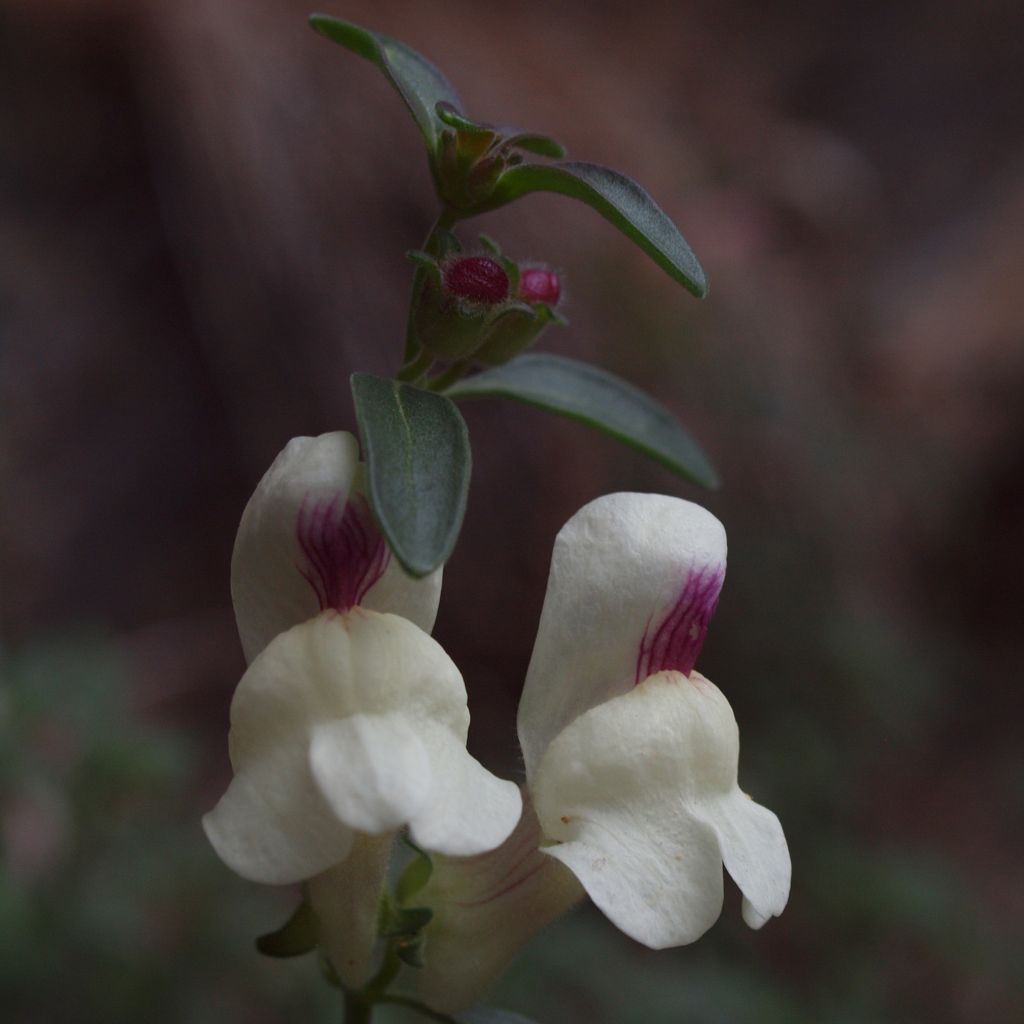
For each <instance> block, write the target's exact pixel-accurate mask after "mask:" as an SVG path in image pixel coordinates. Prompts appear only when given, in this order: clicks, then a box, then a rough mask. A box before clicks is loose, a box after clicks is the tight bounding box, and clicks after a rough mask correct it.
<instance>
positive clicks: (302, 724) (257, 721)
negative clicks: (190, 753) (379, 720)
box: [229, 608, 469, 771]
mask: <svg viewBox="0 0 1024 1024" xmlns="http://www.w3.org/2000/svg"><path fill="white" fill-rule="evenodd" d="M392 712H402V713H405V714H408V715H409V716H410V717H411V718H413V719H420V718H422V719H424V720H430V721H435V722H437V723H439V724H441V725H443V726H445V727H446V728H449V729H451V730H452V731H453V732H454V733H455V734H456V735H458V736H460V737H461V738H463V739H464V738H465V736H466V732H467V730H468V728H469V711H468V710H467V708H466V688H465V684H464V683H463V681H462V676H461V674H460V673H459V670H458V669H457V668H456V667H455V665H454V663H453V662H452V660H451V659H450V658H449V657H448V655H447V654H445V652H444V650H443V649H442V647H441V646H440V645H439V644H438V643H437V642H436V641H435V640H433V639H432V638H431V637H430V636H429V635H428V634H426V633H424V632H423V630H421V629H419V628H418V627H417V626H414V625H413V624H412V623H411V622H408V621H407V620H405V619H402V618H399V617H398V616H397V615H382V614H378V613H376V612H370V611H365V610H363V609H361V608H354V609H352V611H350V612H346V613H344V614H338V613H336V612H325V613H322V614H321V615H318V616H317V617H316V618H314V619H311V620H309V621H308V622H304V623H301V624H300V625H298V626H294V627H292V628H291V629H289V630H288V631H286V632H284V633H281V634H279V635H278V636H277V637H275V638H274V640H273V641H271V643H270V644H268V646H267V648H266V649H265V650H264V651H263V652H262V653H261V654H260V655H259V657H257V658H256V660H255V661H254V662H253V663H252V665H250V666H249V669H248V671H247V672H246V673H245V675H244V676H243V677H242V680H241V682H240V683H239V684H238V688H237V689H236V691H235V695H234V699H233V700H232V704H231V732H230V735H229V747H230V751H231V760H232V764H233V765H234V766H235V769H236V771H237V770H239V769H240V768H241V767H243V766H244V765H245V764H246V763H247V761H248V759H249V758H250V757H254V756H257V755H258V754H259V753H260V752H261V751H263V750H266V749H270V748H274V747H280V746H287V745H289V744H292V743H295V742H297V741H296V739H295V736H296V735H300V736H301V737H302V739H301V742H308V736H309V732H310V730H312V729H313V727H314V726H316V725H318V724H321V723H323V722H327V721H331V720H333V719H343V718H348V717H350V716H352V715H356V714H368V715H383V714H390V713H392Z"/></svg>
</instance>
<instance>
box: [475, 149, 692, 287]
mask: <svg viewBox="0 0 1024 1024" xmlns="http://www.w3.org/2000/svg"><path fill="white" fill-rule="evenodd" d="M529 192H558V193H560V194H561V195H564V196H570V197H571V198H573V199H579V200H580V201H581V202H584V203H586V204H587V205H588V206H592V207H593V208H594V209H595V210H597V212H598V213H599V214H601V216H602V217H604V218H605V219H606V220H608V221H610V222H611V223H612V224H614V225H615V227H617V228H618V229H619V230H620V231H621V232H622V233H623V234H624V235H626V236H627V237H628V238H631V239H632V240H633V241H634V242H636V244H637V245H638V246H640V248H641V249H643V251H644V252H646V253H647V255H648V256H650V257H651V259H652V260H654V262H655V263H657V264H658V266H659V267H661V268H662V269H663V270H664V271H665V272H666V273H667V274H668V275H669V276H670V277H672V278H674V279H675V280H676V281H678V282H679V283H680V284H682V285H683V286H684V287H685V288H687V289H688V290H689V291H691V292H692V293H693V294H694V295H696V296H697V298H703V297H704V296H705V295H706V294H707V290H708V284H707V279H706V278H705V276H704V270H703V268H702V267H701V265H700V263H699V262H698V261H697V257H696V256H694V254H693V250H692V249H691V248H690V246H689V245H688V244H687V242H686V239H685V238H683V236H682V235H681V234H680V233H679V229H678V228H677V227H676V226H675V224H673V223H672V221H671V220H669V218H668V215H667V214H666V213H665V212H664V211H663V210H662V209H661V207H660V206H658V204H657V203H656V202H655V201H654V200H653V199H652V198H651V197H650V195H648V193H647V192H646V191H645V190H644V189H643V188H641V187H640V186H639V185H638V184H637V183H636V182H635V181H633V179H632V178H627V177H626V175H624V174H619V172H618V171H613V170H611V169H610V168H608V167H601V166H599V165H598V164H588V163H580V162H574V163H558V164H521V165H520V166H518V167H512V168H509V170H507V171H505V173H504V174H503V175H502V176H501V177H500V178H499V179H498V183H497V185H496V186H495V188H494V192H493V194H492V196H491V198H490V199H489V200H488V201H487V204H486V206H484V207H482V208H481V207H478V208H477V209H475V210H474V211H473V212H474V213H479V212H482V210H484V209H486V210H493V209H495V208H496V207H498V206H504V205H505V204H506V203H510V202H512V200H513V199H518V198H519V197H520V196H523V195H526V194H527V193H529Z"/></svg>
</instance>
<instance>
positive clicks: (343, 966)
mask: <svg viewBox="0 0 1024 1024" xmlns="http://www.w3.org/2000/svg"><path fill="white" fill-rule="evenodd" d="M393 842H394V837H393V836H391V835H386V836H366V835H357V836H356V837H355V841H354V842H353V844H352V849H351V851H350V852H349V855H348V856H347V857H346V858H345V861H344V863H342V864H338V865H337V866H335V867H332V868H329V869H328V870H327V871H325V872H323V873H322V874H319V875H317V876H316V877H315V878H312V879H310V881H309V898H310V902H311V903H312V905H313V910H314V911H315V912H316V915H317V919H318V921H319V924H320V943H321V945H322V947H323V950H324V952H325V953H326V954H327V958H328V959H329V960H330V961H331V964H332V965H333V967H334V969H335V971H337V973H338V977H339V978H340V979H341V981H342V984H344V985H345V986H347V987H348V988H352V989H356V988H361V987H362V986H363V985H364V984H366V982H367V981H369V979H370V977H371V976H372V974H373V973H374V970H375V967H376V964H375V959H376V958H375V952H376V946H377V917H378V913H379V909H380V896H381V890H382V889H383V886H384V882H385V879H386V877H387V870H388V863H389V861H390V859H391V847H392V844H393Z"/></svg>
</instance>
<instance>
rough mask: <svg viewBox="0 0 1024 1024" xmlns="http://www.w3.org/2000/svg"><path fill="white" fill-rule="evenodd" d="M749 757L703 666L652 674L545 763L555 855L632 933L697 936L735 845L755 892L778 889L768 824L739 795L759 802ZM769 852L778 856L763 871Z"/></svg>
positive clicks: (713, 908) (543, 783)
mask: <svg viewBox="0 0 1024 1024" xmlns="http://www.w3.org/2000/svg"><path fill="white" fill-rule="evenodd" d="M738 756H739V737H738V731H737V729H736V721H735V718H734V717H733V714H732V710H731V708H730V707H729V704H728V702H727V701H726V700H725V698H724V696H722V694H721V692H720V691H719V690H718V689H717V688H716V687H715V686H714V685H713V684H712V683H710V682H708V681H707V680H706V679H704V678H703V677H702V676H700V675H699V674H698V673H696V672H694V673H692V674H691V676H690V677H689V678H687V677H685V676H683V675H681V674H680V673H677V672H663V673H659V674H658V675H655V676H652V677H650V678H648V679H646V680H644V681H643V682H642V683H640V685H638V686H636V687H635V688H634V689H632V690H630V691H629V692H628V693H625V694H623V695H621V696H619V697H615V698H613V699H612V700H610V701H608V702H606V703H605V704H601V705H599V706H598V707H595V708H592V709H591V710H589V711H587V712H585V713H584V714H583V715H581V716H580V717H579V718H578V719H576V721H574V722H573V723H572V724H571V725H569V726H568V727H567V728H566V729H565V730H564V731H563V732H562V733H561V734H560V735H559V736H558V737H557V738H556V739H555V740H554V741H553V742H552V743H551V745H550V746H549V748H548V750H547V753H546V754H545V756H544V758H543V760H542V761H541V762H540V764H539V765H538V767H537V769H536V772H535V776H534V784H533V787H532V791H533V795H534V800H535V803H536V807H537V814H538V817H539V819H540V822H541V826H542V828H543V830H544V832H545V834H546V835H547V836H548V837H549V838H551V839H553V840H557V841H558V843H557V845H553V846H550V847H548V848H547V852H548V853H549V854H550V855H551V856H553V857H557V858H558V859H559V860H560V861H562V862H563V863H564V864H566V865H567V866H568V867H570V868H571V869H572V870H573V872H575V874H576V875H577V877H578V878H579V880H580V881H581V882H582V883H583V886H584V887H585V888H586V890H587V892H588V893H589V894H590V896H591V898H592V899H593V900H594V902H595V903H596V904H597V905H598V907H600V909H601V910H602V911H604V913H605V914H607V915H608V917H609V918H610V919H611V920H612V921H613V922H614V923H615V924H616V925H617V926H618V927H619V928H621V929H622V930H623V931H624V932H626V933H627V934H628V935H630V936H632V937H633V938H635V939H637V940H638V941H640V942H642V943H644V944H645V945H648V946H651V947H654V948H662V947H665V946H674V945H680V944H684V943H687V942H692V941H693V940H694V939H696V938H699V936H700V935H702V934H703V933H704V932H705V931H706V930H707V929H708V928H709V927H711V925H712V924H713V923H714V921H715V920H716V918H717V917H718V915H719V913H720V911H721V903H722V857H723V849H724V847H728V848H729V849H730V860H731V863H732V866H733V867H735V868H736V870H737V872H738V874H739V876H740V879H741V885H747V886H748V887H749V889H750V892H747V895H748V896H749V895H751V893H753V894H754V896H755V898H756V899H757V900H758V901H760V899H761V895H762V893H763V892H764V891H766V890H764V889H763V888H762V887H761V886H760V884H759V883H758V882H756V881H754V880H755V879H757V877H758V876H757V872H758V871H760V870H762V869H763V870H764V871H765V872H766V874H767V876H769V877H771V878H773V879H774V878H776V873H777V868H776V867H775V866H773V865H774V864H775V863H776V861H777V854H778V850H777V848H775V847H771V846H770V844H766V843H764V842H763V835H762V830H763V828H764V825H765V819H764V818H763V816H762V815H761V814H760V813H754V814H749V813H746V814H745V813H744V812H742V811H740V810H738V809H737V808H738V807H739V805H738V804H737V803H736V800H735V799H734V797H735V798H738V799H739V800H743V801H745V802H747V803H750V801H746V798H745V797H743V795H742V794H741V793H740V792H739V790H738V789H737V787H736V766H737V759H738ZM751 806H756V805H751ZM761 810H762V811H763V809H761ZM764 814H768V815H770V812H767V811H764ZM772 817H774V816H772ZM779 836H780V838H781V832H780V833H779ZM783 842H784V841H783ZM762 850H766V851H768V853H769V854H770V856H771V857H773V858H775V860H773V861H771V863H768V862H766V863H765V864H764V865H760V866H759V864H760V862H758V861H757V857H758V856H759V855H760V852H761V851H762ZM787 877H788V876H787ZM769 888H770V887H769ZM746 891H747V890H746V889H745V892H746ZM771 891H772V892H774V890H771ZM773 905H775V904H773ZM759 906H760V902H759Z"/></svg>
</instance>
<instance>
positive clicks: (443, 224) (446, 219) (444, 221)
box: [403, 207, 457, 369]
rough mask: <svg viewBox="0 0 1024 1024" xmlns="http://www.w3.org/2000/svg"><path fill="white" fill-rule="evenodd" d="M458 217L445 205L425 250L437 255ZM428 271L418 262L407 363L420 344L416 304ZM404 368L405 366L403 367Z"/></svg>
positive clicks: (407, 329)
mask: <svg viewBox="0 0 1024 1024" xmlns="http://www.w3.org/2000/svg"><path fill="white" fill-rule="evenodd" d="M456 220H457V218H456V217H455V216H453V214H452V212H451V210H449V209H448V207H445V208H444V209H443V210H442V211H441V213H440V215H439V216H438V218H437V220H435V221H434V224H433V226H432V227H431V229H430V233H429V234H428V235H427V240H426V241H425V242H424V243H423V251H424V252H426V253H429V254H430V255H431V256H436V255H437V252H436V250H437V245H438V241H439V239H440V237H441V233H442V232H443V231H451V229H452V228H453V227H454V226H455V221H456ZM426 278H427V272H426V271H425V270H424V269H423V267H421V266H419V264H417V266H416V273H415V275H414V276H413V279H412V295H411V296H410V298H409V317H408V319H407V320H406V322H405V364H406V365H409V364H410V363H411V362H412V361H413V360H414V359H415V358H416V357H417V349H418V348H419V346H418V345H417V343H416V324H415V319H416V304H417V302H418V300H419V296H420V291H421V290H422V288H423V284H424V282H425V281H426ZM403 369H404V367H403Z"/></svg>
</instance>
